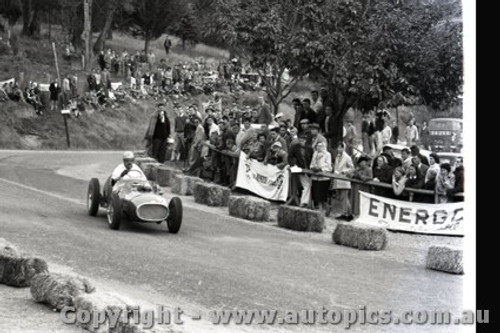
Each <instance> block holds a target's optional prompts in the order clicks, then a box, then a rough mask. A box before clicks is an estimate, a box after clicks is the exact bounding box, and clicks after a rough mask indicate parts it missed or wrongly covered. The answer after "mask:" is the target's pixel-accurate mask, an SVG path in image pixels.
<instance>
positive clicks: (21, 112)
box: [0, 27, 232, 149]
mask: <svg viewBox="0 0 500 333" xmlns="http://www.w3.org/2000/svg"><path fill="white" fill-rule="evenodd" d="M14 33H15V34H16V35H18V36H19V27H16V29H14ZM59 35H60V34H58V31H57V30H56V29H54V30H53V31H52V36H53V37H54V38H53V40H54V41H55V42H56V49H57V52H58V63H59V68H60V74H61V76H64V75H65V74H66V73H74V74H76V75H77V76H78V89H79V92H80V93H83V92H84V91H85V89H86V87H85V81H86V73H85V72H84V71H83V70H82V66H81V63H80V62H79V60H78V59H74V60H73V61H72V62H68V61H66V60H65V59H63V57H62V54H63V51H64V49H63V47H62V44H61V43H60V42H59V41H61V40H62V39H61V38H59ZM2 37H5V36H2ZM171 39H172V40H173V42H174V46H173V48H172V51H173V52H174V53H171V54H170V55H169V56H168V57H167V59H168V61H170V62H174V63H176V62H179V61H183V62H185V61H193V59H194V57H200V56H201V57H205V58H208V59H212V61H215V60H216V59H217V58H220V57H221V56H226V55H227V54H226V53H225V51H223V50H219V49H216V48H212V47H209V46H205V45H198V46H196V47H194V48H188V49H187V50H182V47H181V46H179V45H178V41H177V39H176V38H175V37H171ZM18 43H19V53H18V55H16V56H13V55H5V54H4V55H0V81H3V80H8V79H10V78H15V79H16V80H18V81H20V82H21V85H22V86H25V85H27V84H28V83H29V82H30V81H34V82H38V83H44V84H46V83H49V82H50V81H51V80H54V79H55V78H57V72H56V69H55V65H54V56H53V52H52V45H51V42H50V41H49V40H48V39H41V40H33V39H30V38H24V37H18ZM143 43H144V42H143V41H142V40H136V39H133V38H131V37H128V36H124V35H121V34H115V36H114V39H113V40H112V41H109V42H108V45H107V46H108V47H112V48H113V49H115V50H116V51H121V50H123V49H124V48H125V49H127V50H128V51H129V52H134V51H135V50H137V49H139V50H140V49H142V48H143ZM162 43H163V39H159V40H157V41H155V42H153V43H152V50H153V52H154V53H155V54H156V55H157V59H158V61H159V59H161V58H165V51H164V49H163V44H162ZM94 67H97V66H96V65H95V66H94ZM112 80H113V81H114V82H116V81H120V80H123V78H112ZM207 99H208V97H207V96H198V97H196V98H195V99H191V100H187V99H183V98H181V99H180V100H179V101H180V102H181V103H184V104H190V103H197V104H200V103H201V102H205V101H206V100H207ZM231 102H232V101H231ZM154 107H155V102H154V101H153V100H152V99H147V100H139V101H138V102H137V104H133V103H125V104H122V106H121V107H120V108H119V109H107V110H105V111H104V112H97V111H93V110H89V108H90V107H88V108H87V111H86V112H84V113H83V114H82V116H81V117H80V118H78V119H76V118H74V117H73V118H69V119H68V126H69V132H70V139H71V148H72V149H139V148H141V147H142V146H143V137H144V133H145V131H146V128H147V125H148V121H149V117H150V115H151V113H152V112H153V111H154ZM169 116H170V118H171V119H173V114H170V115H169ZM66 148H67V145H66V134H65V129H64V120H63V117H62V116H61V115H60V114H59V113H53V112H50V110H46V112H45V114H44V115H43V116H41V117H37V116H36V115H35V113H34V110H33V107H32V106H31V105H28V104H24V103H21V102H20V103H16V102H5V103H0V149H66Z"/></svg>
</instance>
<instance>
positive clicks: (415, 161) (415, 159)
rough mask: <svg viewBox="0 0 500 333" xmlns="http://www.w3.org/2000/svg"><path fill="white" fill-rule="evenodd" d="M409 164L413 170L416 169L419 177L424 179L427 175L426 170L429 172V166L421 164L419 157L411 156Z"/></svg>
mask: <svg viewBox="0 0 500 333" xmlns="http://www.w3.org/2000/svg"><path fill="white" fill-rule="evenodd" d="M411 162H412V164H413V165H414V166H415V169H417V173H418V174H419V175H420V177H421V178H422V179H424V178H425V175H427V170H429V166H428V165H425V164H424V163H422V160H421V159H420V155H417V156H413V158H412V159H411Z"/></svg>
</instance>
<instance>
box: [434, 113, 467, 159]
mask: <svg viewBox="0 0 500 333" xmlns="http://www.w3.org/2000/svg"><path fill="white" fill-rule="evenodd" d="M429 133H430V146H431V150H432V151H448V152H460V151H459V150H460V147H461V146H462V144H463V142H462V136H463V124H462V119H458V118H435V119H431V120H430V121H429Z"/></svg>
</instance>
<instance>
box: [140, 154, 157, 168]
mask: <svg viewBox="0 0 500 333" xmlns="http://www.w3.org/2000/svg"><path fill="white" fill-rule="evenodd" d="M134 162H135V164H137V166H138V167H139V168H141V169H142V165H143V164H144V163H158V161H157V160H155V159H154V158H152V157H137V158H135V160H134Z"/></svg>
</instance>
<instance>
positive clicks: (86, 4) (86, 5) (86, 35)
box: [82, 0, 92, 71]
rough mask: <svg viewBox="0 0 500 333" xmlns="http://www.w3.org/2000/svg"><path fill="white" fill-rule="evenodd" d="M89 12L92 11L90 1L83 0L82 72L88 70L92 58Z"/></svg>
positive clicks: (90, 18) (90, 17)
mask: <svg viewBox="0 0 500 333" xmlns="http://www.w3.org/2000/svg"><path fill="white" fill-rule="evenodd" d="M91 11H92V0H83V18H84V21H83V33H82V39H83V41H84V42H85V63H84V65H85V67H84V70H85V71H88V70H89V69H90V65H91V58H92V53H91V52H92V49H91V44H92V24H91V23H92V21H91V20H92V16H91Z"/></svg>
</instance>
